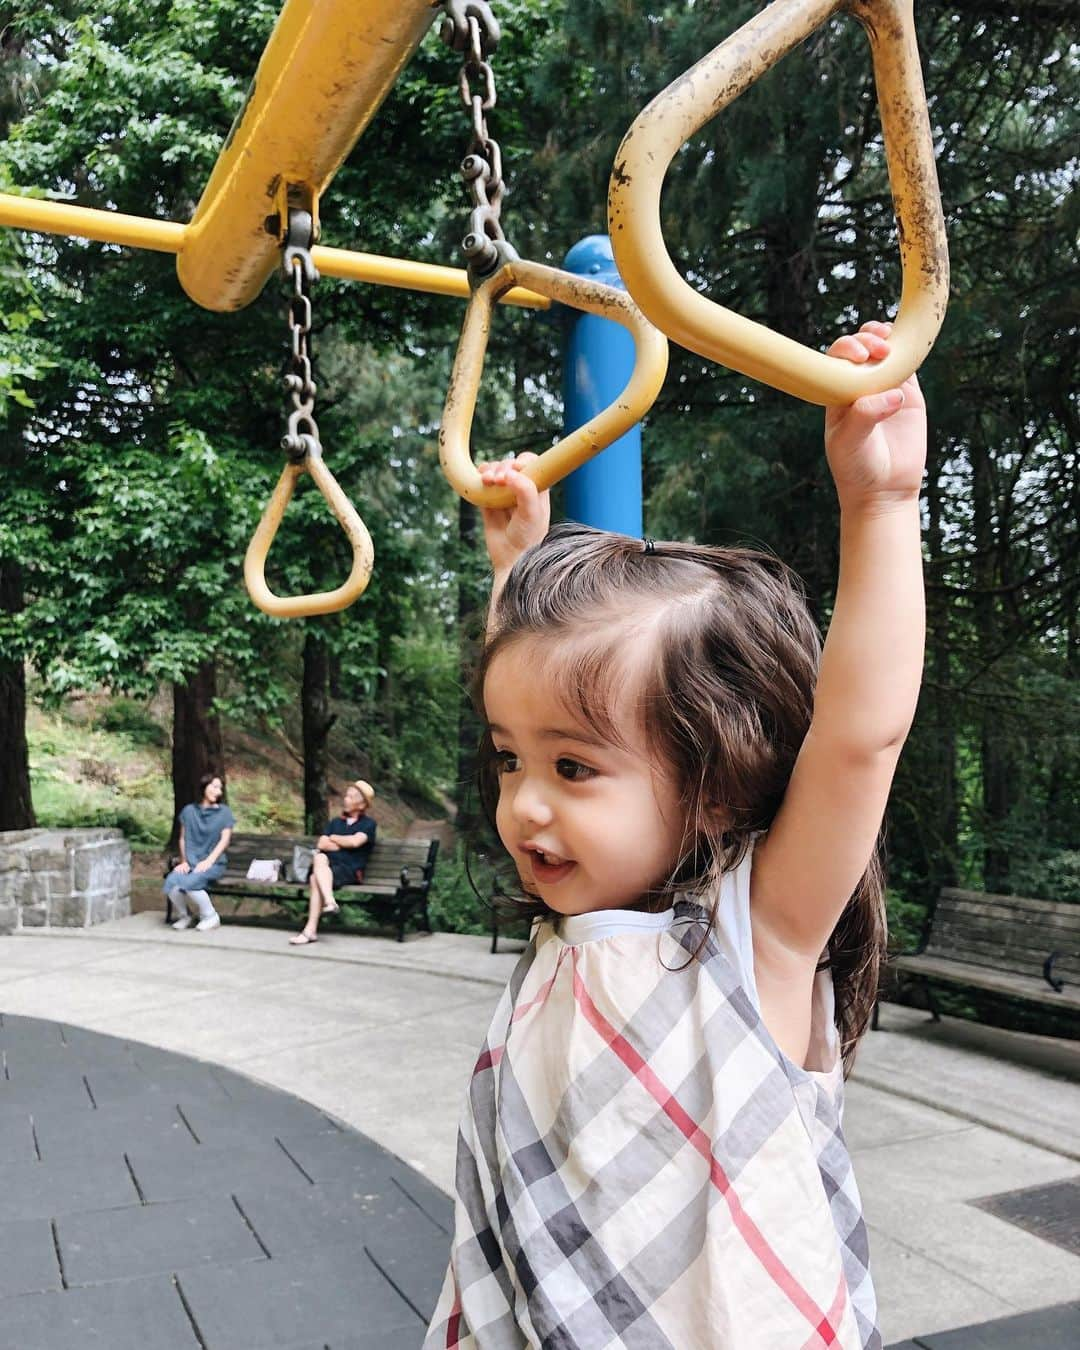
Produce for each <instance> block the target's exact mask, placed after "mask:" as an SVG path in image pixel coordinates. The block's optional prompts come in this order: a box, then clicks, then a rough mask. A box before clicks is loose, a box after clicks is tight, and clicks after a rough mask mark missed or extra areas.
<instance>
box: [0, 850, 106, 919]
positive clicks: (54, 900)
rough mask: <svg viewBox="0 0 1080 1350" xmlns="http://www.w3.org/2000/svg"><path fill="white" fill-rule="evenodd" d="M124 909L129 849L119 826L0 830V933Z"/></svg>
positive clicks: (102, 916) (103, 917) (92, 916)
mask: <svg viewBox="0 0 1080 1350" xmlns="http://www.w3.org/2000/svg"><path fill="white" fill-rule="evenodd" d="M130 913H131V848H130V847H129V845H128V842H127V840H126V839H125V838H124V836H123V834H121V832H120V831H119V830H7V831H0V933H13V932H15V931H16V930H17V929H19V928H89V927H90V925H91V924H93V923H104V922H105V920H106V919H119V918H122V917H124V916H125V915H127V914H130Z"/></svg>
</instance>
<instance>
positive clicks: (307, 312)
mask: <svg viewBox="0 0 1080 1350" xmlns="http://www.w3.org/2000/svg"><path fill="white" fill-rule="evenodd" d="M313 233H314V224H313V222H312V218H311V214H310V212H308V211H301V210H297V209H295V208H292V209H290V211H289V232H288V234H287V235H286V238H285V252H284V255H283V257H282V262H281V266H282V271H283V272H284V274H285V277H286V296H287V301H288V308H287V310H286V316H287V317H286V322H287V323H288V326H289V364H290V369H289V371H288V372H287V373H286V375H285V389H286V392H287V393H288V394H289V395H290V397H291V398H292V405H293V410H292V412H291V413H290V414H289V427H288V430H287V432H286V433H285V435H284V436H282V438H281V448H282V449H283V450H286V451H288V453H289V454H290V455H291V456H292V458H293V459H303V458H304V457H305V456H306V455H321V454H322V446H321V444H320V442H319V428H318V425H317V424H316V421H315V380H314V377H313V374H312V368H311V341H310V333H311V287H312V285H313V284H314V282H316V281H318V279H319V273H318V271H317V270H316V267H315V264H314V263H313V262H312V260H311V244H312V235H313Z"/></svg>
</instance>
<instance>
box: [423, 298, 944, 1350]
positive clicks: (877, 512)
mask: <svg viewBox="0 0 1080 1350" xmlns="http://www.w3.org/2000/svg"><path fill="white" fill-rule="evenodd" d="M888 333H889V329H888V326H887V325H884V324H878V323H872V324H867V325H866V326H865V327H864V328H863V329H862V330H861V332H860V333H859V334H858V335H856V336H848V337H844V338H841V339H840V340H839V341H838V342H837V343H835V344H834V345H833V347H832V349H831V353H832V355H834V356H836V357H838V358H843V359H847V360H851V361H854V362H860V363H861V362H865V361H878V360H880V359H882V358H883V357H884V356H885V355H886V354H887V352H888ZM925 439H926V421H925V408H924V405H923V401H922V397H921V395H920V392H919V388H918V384H917V381H916V380H915V379H914V377H913V378H912V379H910V380H908V381H907V383H906V384H905V385H904V387H903V389H902V390H900V389H896V390H892V391H890V392H888V393H885V394H879V395H875V396H872V397H867V398H864V399H860V400H859V401H858V402H856V403H855V404H853V405H852V406H851V407H848V408H834V409H830V410H828V412H827V413H826V419H825V446H826V452H827V455H828V460H829V465H830V468H831V471H832V475H833V479H834V481H835V484H836V488H837V492H838V494H839V499H840V507H841V557H840V576H839V582H838V587H837V594H836V604H835V608H834V611H833V618H832V623H831V624H830V627H829V633H828V639H827V641H826V643H825V645H824V649H823V650H822V649H821V647H820V643H819V640H818V636H817V633H816V630H815V627H814V624H813V622H812V620H811V618H810V615H809V613H808V612H807V608H806V605H805V602H804V599H803V596H802V593H801V591H800V589H799V587H798V585H797V583H796V581H795V579H794V577H793V576H792V575H791V573H790V572H789V571H788V570H787V569H786V568H785V567H784V566H783V565H782V564H781V563H779V562H777V561H776V560H775V559H774V558H771V557H769V556H768V555H766V554H762V553H757V552H752V551H748V550H744V549H728V548H706V547H699V546H696V545H688V544H670V543H655V544H654V543H652V542H651V541H649V540H646V541H644V542H643V541H641V540H636V539H628V538H625V537H623V536H619V535H610V534H603V533H600V532H598V531H595V530H590V529H587V528H584V527H581V526H574V525H567V526H561V527H558V528H556V529H554V530H552V531H551V532H550V533H548V531H547V502H546V498H545V497H544V496H542V495H538V494H537V492H536V489H535V486H534V485H533V483H532V481H531V480H530V479H529V478H528V477H527V476H526V474H524V473H523V472H522V465H523V459H518V460H516V461H513V462H504V463H501V464H496V465H488V466H486V467H485V469H484V470H483V477H484V481H485V482H486V483H495V484H504V485H506V486H508V487H510V488H511V489H512V491H513V493H514V497H515V507H514V508H513V509H512V510H508V511H487V512H485V520H484V524H485V532H486V536H487V542H488V548H489V552H490V554H491V558H492V562H493V565H494V568H495V587H494V590H495V594H494V597H493V603H492V610H491V616H490V623H489V632H488V640H487V643H486V647H485V651H484V655H483V659H482V663H481V669H480V688H481V692H482V700H483V709H484V714H485V717H486V720H487V727H488V730H487V736H486V754H485V766H484V773H483V777H484V780H485V783H486V785H487V788H488V790H489V792H490V793H491V794H492V797H493V805H494V815H495V820H496V824H497V827H498V831H499V836H500V838H501V840H502V842H503V844H504V845H505V847H506V849H507V850H508V852H509V853H510V855H511V856H512V858H513V860H514V862H515V864H516V867H517V870H518V874H519V876H520V881H521V886H522V888H523V891H524V894H525V896H526V897H527V898H528V902H529V903H530V905H531V907H532V912H533V913H535V914H537V915H538V916H539V921H538V922H537V923H536V924H535V926H534V932H533V939H532V942H531V943H530V945H529V948H528V950H527V951H526V952H525V954H524V956H523V957H522V959H521V962H520V964H519V965H518V967H517V969H516V971H515V972H514V975H513V977H512V979H511V981H510V984H509V986H508V988H507V990H506V991H505V993H504V995H503V997H502V1000H501V1002H500V1004H499V1007H498V1009H497V1010H496V1013H495V1017H494V1020H493V1021H492V1024H491V1028H490V1030H489V1032H488V1037H487V1041H486V1043H485V1045H484V1047H483V1050H482V1052H481V1054H480V1057H479V1059H478V1061H477V1063H476V1067H475V1069H474V1071H473V1076H472V1080H471V1083H470V1086H469V1092H468V1101H467V1105H466V1111H465V1117H464V1121H463V1124H462V1128H461V1132H460V1135H459V1140H458V1159H457V1209H456V1221H455V1234H454V1243H453V1250H452V1254H451V1261H450V1269H449V1271H448V1274H447V1278H446V1282H445V1285H444V1287H443V1292H442V1295H441V1297H440V1300H439V1304H438V1307H437V1309H436V1312H435V1316H434V1319H433V1321H432V1324H431V1328H430V1330H429V1333H428V1338H427V1341H426V1347H427V1350H434V1347H439V1348H440V1350H443V1348H444V1347H455V1346H460V1347H465V1346H468V1347H478V1350H504V1348H505V1350H519V1348H520V1347H523V1346H537V1347H540V1346H543V1347H551V1348H552V1350H554V1348H555V1347H560V1348H563V1347H565V1348H566V1350H571V1348H572V1347H580V1350H601V1348H602V1347H613V1348H614V1347H618V1348H621V1347H627V1350H629V1348H630V1347H634V1348H635V1350H660V1348H661V1347H673V1350H699V1348H700V1350H709V1348H716V1347H723V1348H724V1350H814V1348H815V1347H826V1346H839V1347H844V1350H849V1348H852V1350H853V1348H854V1347H864V1348H865V1347H875V1348H876V1347H879V1346H880V1345H881V1338H880V1335H879V1333H878V1330H877V1319H876V1310H875V1301H874V1292H873V1287H872V1284H871V1281H870V1276H869V1269H868V1253H867V1237H866V1228H865V1225H864V1223H863V1220H862V1215H861V1207H860V1201H859V1195H858V1191H857V1189H856V1186H855V1182H854V1178H853V1176H852V1171H851V1163H850V1159H849V1157H848V1153H847V1148H846V1146H845V1143H844V1139H843V1134H842V1132H841V1128H840V1119H841V1108H842V1089H843V1067H844V1064H845V1063H848V1064H849V1063H850V1060H851V1057H852V1054H853V1052H854V1048H855V1044H856V1041H857V1039H858V1037H859V1036H860V1034H861V1033H862V1032H863V1030H864V1029H865V1027H866V1024H867V1020H868V1017H869V1014H870V1011H871V1009H872V1006H873V1001H874V993H875V985H876V978H877V970H878V963H879V960H880V957H881V953H882V948H883V943H884V933H885V926H884V917H883V906H882V891H883V887H882V881H881V872H880V868H879V866H878V862H877V839H878V832H879V829H880V825H881V818H882V814H883V811H884V808H885V803H886V798H887V796H888V792H889V787H890V783H891V781H892V776H893V772H894V768H895V765H896V760H897V757H898V755H899V753H900V749H901V746H902V745H903V743H904V739H905V736H906V735H907V731H908V727H909V725H910V722H911V718H912V715H913V712H914V707H915V701H916V696H917V691H918V685H919V677H920V671H921V666H922V645H923V600H922V579H921V552H920V536H919V504H918V493H919V485H920V481H921V476H922V468H923V463H924V459H925Z"/></svg>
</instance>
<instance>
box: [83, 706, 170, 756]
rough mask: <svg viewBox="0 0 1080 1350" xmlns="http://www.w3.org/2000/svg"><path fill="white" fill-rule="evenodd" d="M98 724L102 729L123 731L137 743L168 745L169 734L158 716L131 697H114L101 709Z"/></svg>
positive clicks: (129, 738)
mask: <svg viewBox="0 0 1080 1350" xmlns="http://www.w3.org/2000/svg"><path fill="white" fill-rule="evenodd" d="M96 725H97V726H98V727H100V728H101V730H102V731H118V732H122V733H123V734H124V735H125V736H126V737H127V738H128V740H130V741H131V742H132V743H133V744H135V745H153V746H158V747H162V746H166V745H168V743H169V736H168V732H167V731H166V729H165V728H164V727H163V726H162V725H161V722H160V720H159V719H158V718H156V717H154V716H153V715H152V714H151V713H150V712H149V711H148V710H147V708H146V707H145V705H144V704H142V703H137V702H136V701H135V700H134V699H130V698H114V699H112V700H111V702H109V703H107V704H106V705H105V706H104V707H103V708H102V710H101V712H100V714H99V715H98V717H97V719H96Z"/></svg>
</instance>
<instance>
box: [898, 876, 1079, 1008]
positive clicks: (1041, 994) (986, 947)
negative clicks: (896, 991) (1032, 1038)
mask: <svg viewBox="0 0 1080 1350" xmlns="http://www.w3.org/2000/svg"><path fill="white" fill-rule="evenodd" d="M890 965H891V966H892V968H893V969H894V970H897V971H901V972H903V973H904V974H907V975H912V976H915V977H917V978H918V979H919V980H920V981H921V982H922V984H923V985H924V987H925V989H926V993H927V1001H928V1005H929V1008H930V1012H931V1014H932V1016H933V1018H934V1021H935V1022H936V1021H938V1020H939V1013H938V1009H937V1006H936V1005H935V1003H934V996H933V987H934V986H935V985H954V986H957V987H959V988H966V989H974V990H981V991H983V992H985V993H988V994H991V995H994V996H997V997H1004V998H1009V999H1016V1000H1018V1001H1020V1002H1023V1003H1029V1004H1033V1005H1037V1006H1038V1007H1040V1008H1054V1009H1059V1010H1061V1011H1063V1012H1066V1013H1069V1014H1073V1013H1080V904H1070V903H1069V902H1067V901H1054V900H1031V899H1028V898H1026V897H1024V896H1018V895H983V894H981V893H980V892H978V891H962V890H956V889H953V888H952V887H946V888H945V889H943V890H942V891H941V894H940V895H939V897H938V901H937V904H936V905H935V906H934V909H933V911H932V912H931V914H930V915H929V916H928V919H927V926H926V929H925V930H924V934H923V939H922V942H921V943H920V945H919V948H918V950H917V951H916V952H913V953H911V954H907V955H901V956H897V957H894V958H893V960H892V961H891V962H890ZM876 1013H877V1010H876V1009H875V1021H876Z"/></svg>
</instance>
